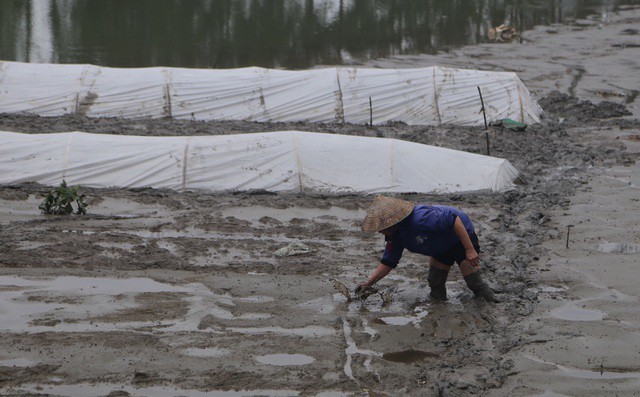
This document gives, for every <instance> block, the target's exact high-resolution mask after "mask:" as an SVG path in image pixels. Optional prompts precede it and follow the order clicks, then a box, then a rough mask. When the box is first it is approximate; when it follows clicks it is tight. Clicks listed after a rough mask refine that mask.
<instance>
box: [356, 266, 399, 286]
mask: <svg viewBox="0 0 640 397" xmlns="http://www.w3.org/2000/svg"><path fill="white" fill-rule="evenodd" d="M392 269H393V268H392V267H391V266H387V265H385V264H384V263H381V264H379V265H378V267H377V268H376V270H375V271H374V272H373V274H372V275H371V277H369V279H368V280H367V281H366V282H364V283H362V284H360V285H358V287H357V288H356V292H357V291H359V290H361V289H365V288H367V287H371V286H373V285H374V284H375V283H377V282H378V281H380V280H382V279H383V278H384V277H385V276H386V275H387V274H389V272H390V271H391V270H392Z"/></svg>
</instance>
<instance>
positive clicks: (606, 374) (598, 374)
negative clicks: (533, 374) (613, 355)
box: [525, 355, 640, 379]
mask: <svg viewBox="0 0 640 397" xmlns="http://www.w3.org/2000/svg"><path fill="white" fill-rule="evenodd" d="M525 357H527V358H528V359H529V360H531V361H535V362H537V363H541V364H547V365H553V366H554V367H556V370H555V372H557V373H560V374H561V375H563V376H567V377H570V378H577V379H640V372H631V371H628V372H627V371H624V370H621V369H616V370H615V371H611V370H607V368H604V367H602V368H599V369H595V370H588V369H579V368H573V367H565V366H564V365H560V364H556V363H552V362H549V361H544V360H542V359H540V358H538V357H534V356H530V355H525Z"/></svg>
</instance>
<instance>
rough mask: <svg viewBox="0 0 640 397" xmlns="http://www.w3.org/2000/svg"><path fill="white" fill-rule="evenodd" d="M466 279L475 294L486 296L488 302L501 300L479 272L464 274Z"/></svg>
mask: <svg viewBox="0 0 640 397" xmlns="http://www.w3.org/2000/svg"><path fill="white" fill-rule="evenodd" d="M464 281H465V282H466V283H467V286H468V287H469V289H470V290H471V291H473V294H474V295H475V296H477V297H481V298H484V299H485V300H486V301H487V302H493V303H498V302H500V301H499V300H498V299H496V297H495V296H493V292H492V291H491V288H489V286H488V285H487V283H485V282H484V281H483V280H482V277H480V273H479V272H478V273H473V274H470V275H468V276H464Z"/></svg>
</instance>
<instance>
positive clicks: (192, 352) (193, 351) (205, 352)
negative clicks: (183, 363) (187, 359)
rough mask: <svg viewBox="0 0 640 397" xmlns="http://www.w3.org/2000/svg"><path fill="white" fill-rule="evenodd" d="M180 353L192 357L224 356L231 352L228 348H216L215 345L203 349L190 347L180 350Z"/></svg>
mask: <svg viewBox="0 0 640 397" xmlns="http://www.w3.org/2000/svg"><path fill="white" fill-rule="evenodd" d="M180 352H181V353H182V354H184V355H187V356H193V357H224V356H228V355H229V354H231V350H229V349H218V348H215V347H208V348H205V349H198V348H190V349H183V350H181V351H180Z"/></svg>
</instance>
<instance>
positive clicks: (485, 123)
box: [478, 86, 491, 156]
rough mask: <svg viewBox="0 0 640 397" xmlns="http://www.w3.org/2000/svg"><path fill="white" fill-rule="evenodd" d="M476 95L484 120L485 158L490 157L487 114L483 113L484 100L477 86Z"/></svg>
mask: <svg viewBox="0 0 640 397" xmlns="http://www.w3.org/2000/svg"><path fill="white" fill-rule="evenodd" d="M478 94H480V105H481V106H482V107H481V108H480V111H481V112H482V117H483V118H484V131H485V133H484V138H485V139H486V140H487V156H490V155H491V151H490V147H489V131H487V113H486V112H485V111H484V99H482V91H481V90H480V86H478Z"/></svg>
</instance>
